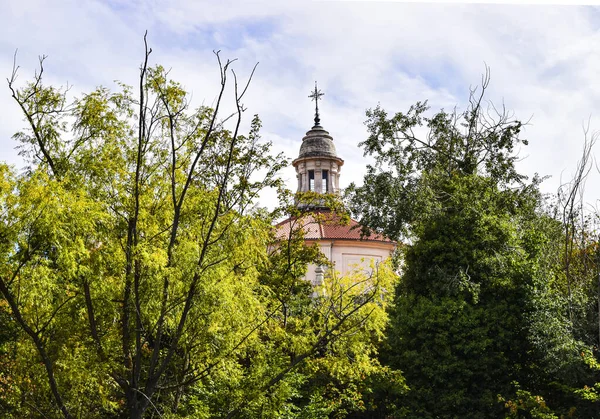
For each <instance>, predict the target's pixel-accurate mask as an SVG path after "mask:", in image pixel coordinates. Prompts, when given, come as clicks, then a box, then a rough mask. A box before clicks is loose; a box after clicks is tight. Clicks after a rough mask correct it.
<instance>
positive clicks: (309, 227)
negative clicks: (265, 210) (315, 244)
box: [275, 212, 395, 243]
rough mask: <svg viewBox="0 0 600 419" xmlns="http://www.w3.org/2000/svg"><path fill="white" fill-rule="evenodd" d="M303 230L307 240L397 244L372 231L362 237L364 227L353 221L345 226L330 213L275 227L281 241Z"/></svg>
mask: <svg viewBox="0 0 600 419" xmlns="http://www.w3.org/2000/svg"><path fill="white" fill-rule="evenodd" d="M297 228H303V229H304V238H305V239H306V240H323V239H325V240H327V239H344V240H360V241H378V242H387V243H395V242H394V241H393V240H390V239H389V238H387V237H385V236H383V235H381V234H379V233H376V232H374V231H371V234H370V235H369V236H362V225H361V224H360V223H359V222H358V221H356V220H353V219H350V222H349V223H348V224H343V223H342V222H341V220H340V217H339V216H338V215H335V214H332V213H328V212H318V213H316V214H313V213H307V214H304V215H302V216H301V217H291V218H288V219H286V220H284V221H281V222H279V223H277V224H276V225H275V229H276V235H277V237H278V238H280V239H285V238H287V237H288V236H289V234H290V230H292V229H297Z"/></svg>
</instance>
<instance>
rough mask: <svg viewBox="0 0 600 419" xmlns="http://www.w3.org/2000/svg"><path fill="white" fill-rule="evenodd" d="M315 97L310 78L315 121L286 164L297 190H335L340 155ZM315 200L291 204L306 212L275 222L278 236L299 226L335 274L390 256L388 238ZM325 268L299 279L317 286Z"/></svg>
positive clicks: (392, 245) (368, 268)
mask: <svg viewBox="0 0 600 419" xmlns="http://www.w3.org/2000/svg"><path fill="white" fill-rule="evenodd" d="M321 96H323V93H321V92H320V91H319V90H318V89H317V84H316V83H315V90H314V91H313V92H312V94H311V95H310V96H309V97H310V98H312V99H313V100H314V101H315V124H314V126H313V127H312V128H311V129H310V130H309V131H308V132H307V133H306V135H305V136H304V138H302V144H301V145H300V153H299V154H298V157H297V158H296V159H295V160H294V161H293V162H292V165H293V166H294V168H295V169H296V176H297V178H298V192H308V191H312V192H316V193H318V194H325V193H328V194H338V193H339V192H340V186H339V182H340V168H341V167H342V165H343V164H344V160H342V159H341V158H339V157H338V155H337V153H336V151H335V145H334V144H333V137H332V136H331V135H329V132H327V131H325V129H324V128H323V127H322V126H321V121H320V118H319V102H318V101H319V98H320V97H321ZM321 202H322V203H321V204H320V205H319V204H317V205H315V204H302V203H297V205H298V207H299V208H300V209H303V210H306V211H303V212H302V214H301V215H300V216H297V217H296V216H295V217H290V218H288V219H286V220H284V221H281V222H279V223H277V225H275V229H276V235H277V237H278V239H279V240H281V241H284V240H288V239H289V237H291V234H292V233H293V231H295V230H299V229H301V230H303V234H304V241H305V242H306V243H307V244H312V243H316V244H317V245H318V246H319V249H320V251H321V253H323V255H324V256H325V257H326V258H327V259H328V260H329V262H330V264H331V265H330V266H332V269H334V270H335V271H337V272H339V274H341V275H346V274H349V273H350V272H353V271H355V270H356V269H359V270H362V271H365V272H366V273H367V274H371V273H372V271H371V263H374V264H375V265H376V264H378V263H381V262H383V261H384V260H386V259H387V258H389V257H390V255H391V254H392V253H393V251H394V249H395V247H396V243H395V242H394V241H392V240H390V239H389V238H387V237H385V236H383V235H381V234H379V233H377V232H375V231H371V232H370V234H368V235H367V236H364V235H363V234H362V232H363V231H364V229H363V227H362V226H361V225H360V224H359V223H358V222H357V221H356V220H353V219H350V220H349V222H341V219H340V217H339V216H338V215H336V214H335V213H334V212H331V211H329V209H328V208H327V207H326V206H325V205H324V202H323V201H321ZM328 269H329V268H328V267H327V266H315V265H309V266H308V270H307V273H306V276H305V279H306V280H308V281H310V282H311V283H312V284H313V285H315V286H318V285H321V284H322V283H323V280H324V276H325V275H326V274H327V270H328Z"/></svg>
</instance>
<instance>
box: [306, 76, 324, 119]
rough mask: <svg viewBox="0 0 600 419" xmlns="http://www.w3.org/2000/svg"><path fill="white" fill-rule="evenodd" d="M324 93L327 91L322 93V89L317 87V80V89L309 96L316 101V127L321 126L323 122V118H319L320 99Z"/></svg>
mask: <svg viewBox="0 0 600 419" xmlns="http://www.w3.org/2000/svg"><path fill="white" fill-rule="evenodd" d="M324 94H325V93H322V92H321V91H320V90H318V89H317V82H316V81H315V90H314V91H313V92H312V93H311V94H310V95H309V96H308V97H309V98H311V99H312V100H314V101H315V127H316V126H319V124H320V122H321V119H320V118H319V99H320V98H321V96H323V95H324Z"/></svg>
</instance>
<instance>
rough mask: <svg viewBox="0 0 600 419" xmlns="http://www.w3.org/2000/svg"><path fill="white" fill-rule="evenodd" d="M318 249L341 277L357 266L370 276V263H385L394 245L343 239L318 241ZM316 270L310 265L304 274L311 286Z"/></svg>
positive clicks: (314, 281)
mask: <svg viewBox="0 0 600 419" xmlns="http://www.w3.org/2000/svg"><path fill="white" fill-rule="evenodd" d="M319 248H320V250H321V252H322V253H323V254H324V255H325V257H326V258H327V259H328V260H329V261H330V262H333V264H334V265H335V270H336V271H337V272H339V273H340V274H341V275H346V274H348V273H350V272H352V271H353V270H354V269H356V268H357V267H359V266H362V267H363V268H364V270H365V273H366V274H370V273H371V269H370V266H371V261H374V262H375V263H377V262H382V261H385V260H386V259H387V258H388V257H390V255H391V254H392V252H393V251H394V244H393V243H389V242H374V241H371V242H367V241H356V240H343V239H339V240H320V241H319ZM316 268H317V266H316V265H314V264H310V265H309V266H308V270H307V273H306V280H308V281H310V282H311V283H313V284H315V283H316V280H317V274H316Z"/></svg>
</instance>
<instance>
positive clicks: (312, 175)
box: [308, 170, 315, 191]
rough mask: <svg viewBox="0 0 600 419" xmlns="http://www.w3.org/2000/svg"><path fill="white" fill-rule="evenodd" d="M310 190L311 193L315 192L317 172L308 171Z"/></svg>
mask: <svg viewBox="0 0 600 419" xmlns="http://www.w3.org/2000/svg"><path fill="white" fill-rule="evenodd" d="M308 190H309V191H314V190H315V171H314V170H309V171H308Z"/></svg>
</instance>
